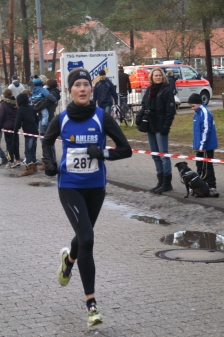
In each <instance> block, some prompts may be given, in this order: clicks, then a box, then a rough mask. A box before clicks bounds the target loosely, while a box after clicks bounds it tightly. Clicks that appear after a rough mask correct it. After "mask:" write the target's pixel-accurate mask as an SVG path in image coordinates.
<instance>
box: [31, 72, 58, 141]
mask: <svg viewBox="0 0 224 337" xmlns="http://www.w3.org/2000/svg"><path fill="white" fill-rule="evenodd" d="M33 84H34V88H33V91H32V97H31V101H32V103H33V105H34V107H36V109H35V110H37V109H38V105H39V104H40V103H41V102H42V101H43V100H44V99H45V98H47V99H48V100H50V101H51V102H55V101H56V98H55V97H54V96H53V95H51V94H50V93H49V91H48V90H47V89H46V88H44V87H43V82H42V81H41V79H40V77H38V76H37V75H34V78H33ZM38 110H39V111H40V108H39V109H38ZM48 118H49V113H48V110H47V109H46V108H43V109H42V110H41V125H40V128H39V129H40V134H43V135H44V134H45V132H46V130H47V127H48Z"/></svg>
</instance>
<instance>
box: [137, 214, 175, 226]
mask: <svg viewBox="0 0 224 337" xmlns="http://www.w3.org/2000/svg"><path fill="white" fill-rule="evenodd" d="M131 219H137V220H139V221H143V222H146V223H150V224H154V225H163V226H168V225H171V223H170V222H168V221H166V220H164V219H157V218H154V217H152V216H147V215H132V216H131Z"/></svg>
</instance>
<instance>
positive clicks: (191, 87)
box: [124, 63, 212, 105]
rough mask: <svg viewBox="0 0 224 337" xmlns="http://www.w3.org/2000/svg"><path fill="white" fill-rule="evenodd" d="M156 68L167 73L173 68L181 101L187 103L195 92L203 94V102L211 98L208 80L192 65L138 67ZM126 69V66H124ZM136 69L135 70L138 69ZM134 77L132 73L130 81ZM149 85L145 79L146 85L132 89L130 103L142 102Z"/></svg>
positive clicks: (137, 103) (143, 67)
mask: <svg viewBox="0 0 224 337" xmlns="http://www.w3.org/2000/svg"><path fill="white" fill-rule="evenodd" d="M154 68H161V69H162V70H163V71H164V73H165V74H166V73H167V72H168V71H169V70H172V71H173V73H174V76H175V78H176V79H177V80H176V88H177V91H178V95H177V96H178V98H179V100H180V103H187V102H188V98H189V97H190V96H191V95H192V94H193V93H197V94H199V95H200V96H201V98H202V102H203V103H204V104H208V102H209V100H210V98H211V97H212V88H211V86H210V83H209V81H208V80H206V79H205V78H203V77H202V76H201V75H200V74H198V73H197V72H196V70H194V69H193V68H192V67H190V66H188V65H185V64H174V63H173V64H172V63H171V64H170V63H169V64H152V65H145V66H138V67H136V69H147V70H148V71H150V70H152V69H154ZM124 69H125V67H124ZM136 69H135V71H136ZM124 71H125V70H124ZM132 77H134V73H132V74H131V75H130V82H131V84H132ZM147 86H149V82H148V83H146V82H145V81H144V85H142V86H141V87H139V88H136V87H135V88H134V87H133V89H132V94H130V95H129V96H130V97H129V103H130V104H136V105H139V104H141V100H142V97H143V95H144V93H145V90H146V88H147Z"/></svg>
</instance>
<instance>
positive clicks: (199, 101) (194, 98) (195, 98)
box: [188, 94, 202, 104]
mask: <svg viewBox="0 0 224 337" xmlns="http://www.w3.org/2000/svg"><path fill="white" fill-rule="evenodd" d="M188 103H189V104H202V99H201V96H200V95H199V94H192V95H191V96H190V97H189V98H188Z"/></svg>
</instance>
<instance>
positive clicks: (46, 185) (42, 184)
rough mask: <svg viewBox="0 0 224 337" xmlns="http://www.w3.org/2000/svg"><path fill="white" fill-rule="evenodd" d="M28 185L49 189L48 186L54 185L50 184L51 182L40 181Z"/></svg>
mask: <svg viewBox="0 0 224 337" xmlns="http://www.w3.org/2000/svg"><path fill="white" fill-rule="evenodd" d="M28 185H30V186H37V187H48V186H51V185H52V184H51V183H49V182H43V181H41V182H39V181H36V182H32V183H28Z"/></svg>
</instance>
